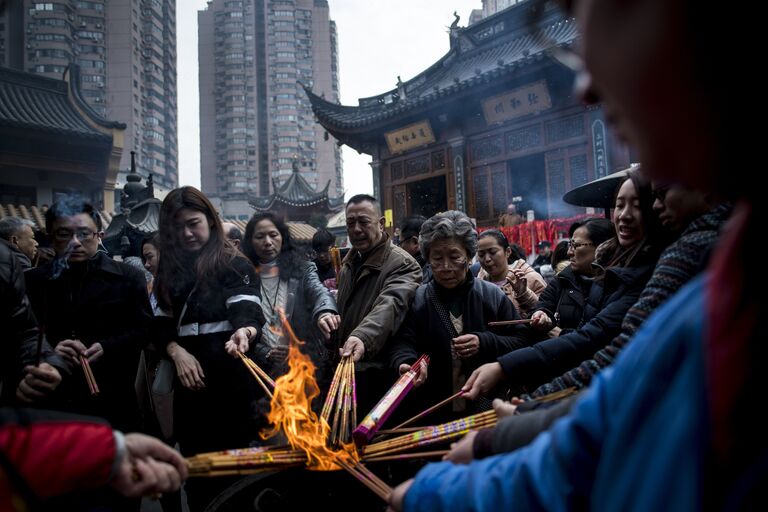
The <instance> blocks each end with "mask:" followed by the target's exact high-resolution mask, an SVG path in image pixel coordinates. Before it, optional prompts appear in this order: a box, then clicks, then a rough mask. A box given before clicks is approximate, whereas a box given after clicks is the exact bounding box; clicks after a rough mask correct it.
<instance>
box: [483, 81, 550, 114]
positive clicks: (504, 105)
mask: <svg viewBox="0 0 768 512" xmlns="http://www.w3.org/2000/svg"><path fill="white" fill-rule="evenodd" d="M551 107H552V99H551V98H550V97H549V90H548V89H547V83H546V82H545V81H544V80H539V81H538V82H534V83H532V84H528V85H524V86H522V87H518V88H517V89H515V90H513V91H509V92H505V93H504V94H499V95H498V96H494V97H492V98H488V99H487V100H485V101H483V114H484V115H485V122H486V123H488V124H494V123H501V122H503V121H508V120H510V119H515V118H516V117H520V116H524V115H526V114H535V113H537V112H541V111H542V110H546V109H548V108H551Z"/></svg>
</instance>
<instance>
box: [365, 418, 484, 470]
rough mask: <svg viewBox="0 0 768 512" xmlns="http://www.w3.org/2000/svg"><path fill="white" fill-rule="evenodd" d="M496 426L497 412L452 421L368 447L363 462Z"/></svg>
mask: <svg viewBox="0 0 768 512" xmlns="http://www.w3.org/2000/svg"><path fill="white" fill-rule="evenodd" d="M495 424H496V412H494V411H486V412H481V413H479V414H474V415H472V416H467V417H466V418H462V419H460V420H456V421H450V422H448V423H443V424H442V425H437V426H434V427H427V428H425V429H423V430H419V431H418V432H414V433H413V434H406V435H402V436H399V437H395V438H392V439H389V440H387V441H381V442H378V443H373V444H370V445H368V446H366V447H365V448H364V449H363V458H362V460H363V461H364V462H365V461H368V460H370V459H380V458H381V457H383V456H388V455H393V454H396V453H401V452H405V451H408V450H411V449H413V448H422V447H424V446H429V445H433V444H437V443H442V442H447V441H451V440H453V439H456V438H459V437H462V436H463V435H465V434H466V433H467V432H469V431H470V430H478V429H482V428H488V427H492V426H494V425H495Z"/></svg>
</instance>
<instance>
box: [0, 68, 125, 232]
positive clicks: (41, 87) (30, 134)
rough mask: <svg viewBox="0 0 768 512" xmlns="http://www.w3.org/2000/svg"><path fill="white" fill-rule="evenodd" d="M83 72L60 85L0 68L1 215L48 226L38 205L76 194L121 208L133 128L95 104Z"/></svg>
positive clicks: (99, 205)
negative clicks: (120, 181)
mask: <svg viewBox="0 0 768 512" xmlns="http://www.w3.org/2000/svg"><path fill="white" fill-rule="evenodd" d="M78 73H79V68H78V67H77V66H74V65H72V66H70V68H68V70H67V72H66V74H65V77H64V80H55V79H52V78H46V77H41V76H38V75H35V74H32V73H25V72H23V71H15V70H11V69H7V68H0V217H2V216H3V215H5V214H8V215H16V214H17V213H20V214H21V215H20V216H22V217H27V216H28V217H30V220H33V221H34V222H35V223H36V224H37V225H38V226H37V227H38V228H39V229H43V228H44V226H42V225H40V224H42V222H41V220H42V218H41V217H40V210H39V209H38V207H42V206H43V205H50V204H52V203H53V202H55V201H56V200H57V199H58V198H59V197H61V196H63V195H67V194H70V193H72V191H77V192H78V193H79V194H80V195H82V196H83V197H84V198H85V199H86V200H88V201H90V202H91V203H93V204H94V205H95V206H97V208H99V209H102V210H106V211H108V212H112V211H113V210H114V189H115V182H116V180H117V173H118V168H119V163H120V158H121V157H122V154H123V145H124V130H125V125H124V124H121V123H117V122H113V121H108V120H106V119H103V118H102V117H100V116H99V115H98V114H97V113H96V112H95V111H94V110H93V109H91V108H90V107H89V106H88V104H87V103H86V102H85V101H84V100H83V98H82V96H81V94H80V89H79V85H78V83H79V79H78ZM25 211H29V212H31V215H24V212H25Z"/></svg>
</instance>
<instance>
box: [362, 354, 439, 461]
mask: <svg viewBox="0 0 768 512" xmlns="http://www.w3.org/2000/svg"><path fill="white" fill-rule="evenodd" d="M422 362H424V363H425V364H429V356H428V355H422V356H421V357H420V358H419V359H418V360H416V362H415V363H413V365H411V369H410V370H408V371H407V372H405V373H404V374H402V375H401V376H400V378H399V379H397V382H395V384H394V385H393V386H392V387H391V388H390V389H389V391H387V393H386V394H385V395H384V397H383V398H382V399H381V400H379V403H377V404H376V406H374V408H373V409H372V410H371V412H369V413H368V415H367V416H366V417H365V418H363V421H362V422H361V423H360V425H359V426H358V427H357V428H356V429H355V431H354V432H353V433H352V438H353V439H354V441H355V444H357V446H364V445H366V444H368V442H369V441H370V440H371V439H372V438H373V436H374V435H375V434H376V432H377V431H378V430H379V429H380V428H381V426H382V425H383V424H384V422H385V421H387V418H389V417H390V415H391V414H392V412H394V410H395V408H396V407H397V406H398V405H400V402H402V401H403V399H404V398H405V395H407V394H408V392H409V391H410V390H411V389H412V388H413V384H414V381H415V380H416V378H417V377H418V376H419V374H420V373H421V371H422V365H421V363H422Z"/></svg>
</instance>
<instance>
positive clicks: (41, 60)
mask: <svg viewBox="0 0 768 512" xmlns="http://www.w3.org/2000/svg"><path fill="white" fill-rule="evenodd" d="M70 63H74V64H77V65H78V66H79V67H80V81H81V83H80V90H81V91H82V95H83V99H84V100H85V102H86V103H87V104H88V105H89V106H90V107H91V108H92V109H93V110H94V111H95V112H96V113H97V114H99V115H100V116H102V117H105V118H108V119H110V120H114V121H119V122H121V123H125V124H126V125H127V129H126V131H125V137H126V140H125V151H124V152H123V156H122V160H121V162H120V170H121V173H120V175H119V176H118V185H119V186H120V184H124V183H125V173H126V172H127V170H128V169H129V167H130V153H131V151H135V152H136V155H137V159H136V164H137V170H138V172H139V174H141V175H142V176H145V177H146V176H147V175H148V174H149V173H151V174H152V175H153V178H154V182H155V187H156V188H157V189H159V190H160V191H161V193H162V192H164V191H167V190H170V189H171V188H174V187H176V186H178V181H179V180H178V144H177V133H176V130H177V111H176V0H87V1H86V0H46V1H42V2H41V1H33V0H10V1H8V2H7V5H6V9H5V12H4V13H3V14H2V15H0V66H6V67H11V68H15V69H20V70H23V71H28V72H32V73H37V74H41V75H44V76H48V77H51V78H58V79H61V77H62V75H63V73H64V70H65V69H66V67H67V66H68V65H69V64H70Z"/></svg>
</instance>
